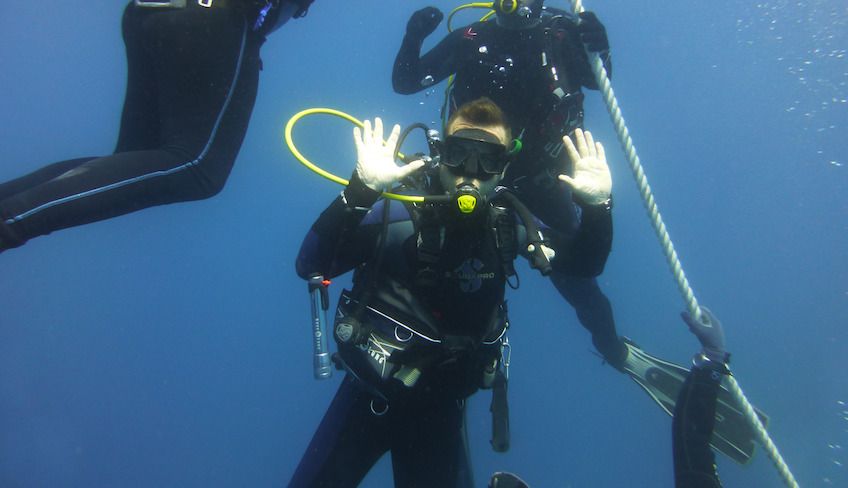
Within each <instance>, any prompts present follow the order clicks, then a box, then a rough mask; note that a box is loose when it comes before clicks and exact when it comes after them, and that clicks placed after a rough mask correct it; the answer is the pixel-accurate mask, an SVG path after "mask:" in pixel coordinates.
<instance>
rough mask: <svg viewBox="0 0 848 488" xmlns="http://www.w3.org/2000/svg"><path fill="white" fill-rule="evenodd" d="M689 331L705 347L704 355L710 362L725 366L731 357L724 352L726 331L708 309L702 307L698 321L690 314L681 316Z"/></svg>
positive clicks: (686, 313)
mask: <svg viewBox="0 0 848 488" xmlns="http://www.w3.org/2000/svg"><path fill="white" fill-rule="evenodd" d="M680 316H681V317H682V318H683V321H684V322H686V325H688V326H689V330H691V331H692V333H693V334H695V337H697V338H698V341H699V342H700V343H701V346H702V347H703V350H702V352H703V354H704V356H706V357H707V358H708V359H709V360H710V361H714V362H716V363H720V364H724V363H726V362H727V360H728V358H729V355H728V354H727V351H725V350H724V329H723V328H722V327H721V322H720V321H719V320H718V318H717V317H716V316H715V315H713V313H712V312H711V311H710V309H708V308H707V307H701V316H700V317H699V318H698V320H696V319H695V318H694V317H692V316H691V315H689V312H683V313H681V314H680Z"/></svg>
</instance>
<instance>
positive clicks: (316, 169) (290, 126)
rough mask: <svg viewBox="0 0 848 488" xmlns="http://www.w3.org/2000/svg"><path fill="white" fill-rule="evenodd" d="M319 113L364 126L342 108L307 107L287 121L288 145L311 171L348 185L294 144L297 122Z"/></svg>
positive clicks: (394, 197) (420, 198)
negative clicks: (293, 136)
mask: <svg viewBox="0 0 848 488" xmlns="http://www.w3.org/2000/svg"><path fill="white" fill-rule="evenodd" d="M317 114H322V115H332V116H334V117H339V118H342V119H345V120H347V121H349V122H351V123H353V124H354V125H357V126H359V127H362V122H361V121H359V120H358V119H357V118H355V117H353V116H351V115H349V114H346V113H344V112H342V111H340V110H334V109H331V108H309V109H306V110H301V111H300V112H298V113H296V114H294V115H293V116H292V118H290V119H289V121H288V122H287V123H286V129H285V142H286V146H287V147H288V148H289V151H291V153H292V155H294V157H295V158H296V159H297V160H298V161H300V162H301V164H303V165H304V166H306V167H307V168H309V169H310V170H311V171H313V172H315V173H317V174H318V175H320V176H323V177H324V178H326V179H328V180H330V181H332V182H334V183H338V184H340V185H342V186H347V185H348V183H350V182H349V181H348V180H346V179H344V178H342V177H340V176H337V175H335V174H333V173H330V172H329V171H327V170H325V169H323V168H321V167H319V166H318V165H317V164H315V163H313V162H312V161H310V160H308V159H306V157H305V156H304V155H303V154H302V153H301V152H300V151H299V150H298V149H297V147H296V146H295V145H294V141H293V140H292V129H293V128H294V126H295V124H297V122H298V121H299V120H300V119H302V118H304V117H306V116H308V115H317ZM398 156H399V157H401V158H403V154H400V153H398ZM383 197H385V198H391V199H392V200H399V201H402V202H415V203H420V202H424V201H426V200H428V198H427V197H425V196H420V195H400V194H397V193H389V192H383Z"/></svg>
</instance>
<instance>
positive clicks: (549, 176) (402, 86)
mask: <svg viewBox="0 0 848 488" xmlns="http://www.w3.org/2000/svg"><path fill="white" fill-rule="evenodd" d="M543 3H544V1H543V0H499V1H495V2H494V4H493V6H492V8H494V9H495V13H496V19H495V21H488V22H476V23H473V24H471V25H469V26H466V27H463V28H459V29H456V30H454V31H453V32H451V33H450V34H448V35H447V37H445V38H444V39H443V40H442V41H440V42H439V43H438V44H437V45H436V46H435V47H433V48H432V49H431V50H430V51H428V52H427V53H425V54H423V55H422V54H421V46H422V43H423V41H424V38H426V37H427V36H428V35H430V33H432V32H433V30H434V29H435V28H436V26H438V24H439V23H440V22H441V19H442V17H443V15H442V13H441V12H440V11H439V10H438V9H436V8H434V7H427V8H424V9H421V10H419V11H417V12H415V13H414V14H413V15H412V17H411V18H410V19H409V22H408V23H407V28H406V35H405V36H404V38H403V42H402V44H401V47H400V50H399V51H398V54H397V57H396V59H395V62H394V68H393V72H392V85H393V87H394V90H395V91H396V92H398V93H401V94H412V93H416V92H419V91H421V90H425V89H428V88H429V87H430V86H432V85H433V84H435V83H438V82H440V81H442V80H443V79H445V78H447V77H449V76H450V75H453V76H454V78H453V82H452V84H450V87H449V94H448V95H447V99H446V102H445V103H446V107H443V110H447V111H448V112H452V111H453V110H454V108H455V107H456V106H458V105H460V104H462V103H465V102H467V101H468V100H471V99H474V98H477V97H480V96H486V97H489V98H491V99H492V100H493V101H494V102H495V103H497V104H498V105H499V106H501V107H502V108H503V110H504V112H506V114H507V117H508V118H509V121H510V124H511V127H512V130H513V133H514V134H517V137H518V140H519V141H520V143H521V150H520V151H519V152H518V153H517V155H516V156H515V157H514V161H513V163H512V164H511V165H510V167H509V170H508V171H507V174H506V176H505V178H504V181H503V185H505V186H508V187H510V188H511V189H512V190H513V191H514V192H515V194H516V195H517V196H518V197H519V198H520V199H521V200H522V202H523V203H524V204H526V205H527V207H529V208H530V210H531V211H532V212H533V214H534V215H536V216H537V217H539V218H540V219H541V220H542V222H544V223H545V225H547V226H548V227H550V228H551V229H552V231H554V232H553V234H552V240H553V241H554V248H556V246H557V245H559V242H563V241H568V240H569V239H571V238H573V236H574V235H575V232H576V229H577V227H578V225H579V222H580V218H579V207H580V205H581V204H590V205H599V204H601V205H606V206H608V207H611V205H612V202H611V200H610V199H609V195H607V196H606V197H605V199H604V200H600V199H596V198H594V196H590V200H589V201H588V202H584V201H581V198H582V197H581V196H580V194H579V192H578V193H575V192H574V190H575V188H574V187H573V182H572V181H570V180H569V179H568V178H558V176H559V175H561V174H565V175H574V174H575V173H574V168H571V167H570V163H569V160H568V158H567V157H566V154H565V148H564V146H563V143H562V140H563V136H564V135H566V134H569V133H571V132H572V131H574V130H575V129H576V128H582V126H583V93H582V92H581V87H586V88H589V89H597V88H598V87H597V84H596V81H595V78H594V76H593V74H592V70H591V66H590V64H589V60H588V56H587V54H586V49H588V50H589V51H592V52H596V53H598V54H599V55H600V56H601V58H602V59H603V60H604V64H605V66H606V69H607V72H608V73H609V72H611V64H610V56H609V42H608V40H607V36H606V31H605V29H604V26H603V25H602V24H601V23H600V21H599V20H598V18H597V17H596V16H595V15H594V14H593V13H591V12H583V13H581V14H580V15H579V16H575V15H572V14H571V13H568V12H565V11H562V10H557V9H552V8H548V7H544V6H543ZM572 199H573V200H574V201H575V205H567V204H565V202H571V201H572ZM611 244H612V243H611V240H610V242H606V243H604V244H603V246H604V247H605V248H606V250H607V254H605V255H604V256H603V258H602V259H599V260H596V261H593V262H587V263H585V264H584V265H583V266H579V267H578V268H576V269H572V270H565V269H560V268H559V267H557V266H555V267H554V270H553V273H552V274H551V281H552V282H553V284H554V285H555V286H556V288H557V290H558V291H559V293H560V294H561V295H562V296H563V297H564V298H565V299H566V300H567V301H568V302H569V303H570V304H571V305H572V306H573V307H574V309H575V311H576V313H577V317H578V319H579V320H580V322H581V323H582V324H583V326H584V327H586V329H588V330H589V332H590V333H591V334H592V342H593V344H594V345H595V348H596V349H597V350H598V351H599V352H600V353H601V354H602V356H603V357H604V359H605V360H606V361H607V362H609V363H610V364H611V365H613V366H614V367H616V368H617V369H621V367H622V364H623V362H624V360H625V356H626V348H625V347H624V344H623V341H622V340H621V339H620V338H619V337H618V334H617V332H616V327H615V321H614V318H613V314H612V307H611V305H610V303H609V300H608V299H607V297H606V296H605V295H604V294H603V292H602V291H601V289H600V288H599V286H598V284H597V282H596V280H595V277H597V276H598V275H600V274H601V273H602V272H603V269H604V265H605V264H606V257H607V255H608V253H609V250H610V248H611Z"/></svg>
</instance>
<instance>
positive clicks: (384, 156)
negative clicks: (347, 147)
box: [353, 117, 424, 191]
mask: <svg viewBox="0 0 848 488" xmlns="http://www.w3.org/2000/svg"><path fill="white" fill-rule="evenodd" d="M399 136H400V126H399V125H397V124H395V126H394V127H393V128H392V133H391V134H389V139H388V140H386V141H385V142H383V121H382V120H380V117H377V118H375V119H374V129H373V130H372V129H371V121H370V120H366V121H365V123H364V124H363V128H362V130H361V131H360V130H359V127H354V128H353V141H354V143H355V144H356V174H357V175H359V179H360V180H362V182H363V183H365V186H367V187H368V188H371V189H372V190H376V191H384V190H385V189H386V188H388V187H389V186H391V185H392V184H393V183H395V182H397V181H399V180H401V179H402V178H405V177H407V176H409V175H410V174H411V173H412V172H413V171H416V170H418V169H420V168H422V167H423V166H424V161H421V160H418V161H412V162H411V163H409V164H407V165H405V166H398V165H397V164H396V163H395V157H394V156H395V146H396V145H397V141H398V137H399Z"/></svg>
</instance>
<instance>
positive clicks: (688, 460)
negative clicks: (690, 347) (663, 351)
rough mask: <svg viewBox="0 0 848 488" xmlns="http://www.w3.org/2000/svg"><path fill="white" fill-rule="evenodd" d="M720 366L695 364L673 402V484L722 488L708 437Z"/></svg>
mask: <svg viewBox="0 0 848 488" xmlns="http://www.w3.org/2000/svg"><path fill="white" fill-rule="evenodd" d="M719 369H721V368H713V367H709V366H704V367H701V366H694V367H693V368H692V370H691V371H690V373H689V376H687V377H686V381H685V382H684V383H683V389H682V390H681V391H680V394H679V395H678V398H677V403H676V404H675V406H674V418H673V420H672V427H671V431H672V445H673V447H672V449H673V453H674V486H676V487H677V488H721V481H720V480H719V478H718V473H717V472H716V467H715V454H713V451H712V449H710V439H711V438H712V435H713V428H714V426H715V410H716V399H717V397H718V390H719V387H720V385H721V378H722V375H723V374H725V373H724V372H722V371H720V370H719Z"/></svg>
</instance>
